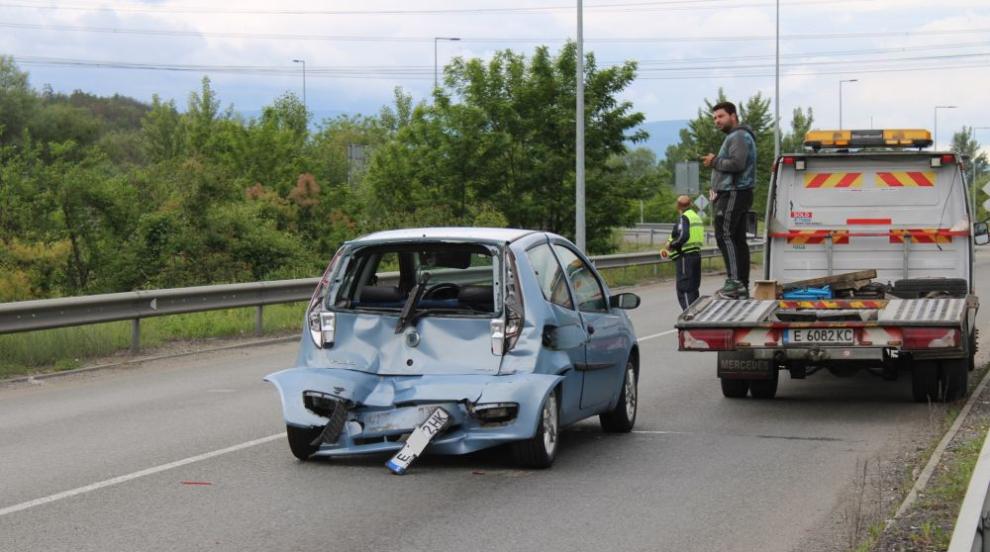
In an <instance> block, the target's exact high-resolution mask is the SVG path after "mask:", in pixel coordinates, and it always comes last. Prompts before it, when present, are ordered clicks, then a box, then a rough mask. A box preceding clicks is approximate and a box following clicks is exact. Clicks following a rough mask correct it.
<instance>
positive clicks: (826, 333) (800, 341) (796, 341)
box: [784, 328, 856, 345]
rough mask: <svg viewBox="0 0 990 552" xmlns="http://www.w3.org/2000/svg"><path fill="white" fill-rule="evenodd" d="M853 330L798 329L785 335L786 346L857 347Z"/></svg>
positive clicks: (788, 331)
mask: <svg viewBox="0 0 990 552" xmlns="http://www.w3.org/2000/svg"><path fill="white" fill-rule="evenodd" d="M855 343H856V337H855V331H854V330H853V329H852V328H797V329H792V330H787V332H786V333H784V344H785V345H855Z"/></svg>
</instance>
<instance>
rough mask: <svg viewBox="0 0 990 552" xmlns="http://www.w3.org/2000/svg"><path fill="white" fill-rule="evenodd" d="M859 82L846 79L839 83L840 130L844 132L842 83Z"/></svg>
mask: <svg viewBox="0 0 990 552" xmlns="http://www.w3.org/2000/svg"><path fill="white" fill-rule="evenodd" d="M844 82H859V79H844V80H840V81H839V130H842V83H844Z"/></svg>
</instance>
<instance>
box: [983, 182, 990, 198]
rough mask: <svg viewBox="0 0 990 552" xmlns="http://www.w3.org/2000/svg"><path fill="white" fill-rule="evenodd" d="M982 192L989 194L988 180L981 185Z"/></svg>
mask: <svg viewBox="0 0 990 552" xmlns="http://www.w3.org/2000/svg"><path fill="white" fill-rule="evenodd" d="M983 193H985V194H987V195H990V182H987V183H986V184H984V185H983Z"/></svg>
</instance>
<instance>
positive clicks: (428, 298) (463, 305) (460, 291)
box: [335, 243, 498, 314]
mask: <svg viewBox="0 0 990 552" xmlns="http://www.w3.org/2000/svg"><path fill="white" fill-rule="evenodd" d="M497 259H498V256H497V250H492V249H490V248H489V247H487V246H484V245H480V244H463V243H426V244H395V245H378V246H371V247H366V248H363V249H360V250H358V251H356V252H355V253H353V254H352V255H351V258H350V259H348V263H347V266H346V269H345V273H344V276H343V284H342V285H341V288H340V291H339V294H338V296H337V300H336V302H335V303H336V306H337V308H344V309H358V310H376V311H396V312H397V311H400V310H401V309H402V307H403V305H404V304H405V302H406V301H407V300H408V299H409V296H410V293H411V292H412V291H413V289H414V288H415V287H416V285H417V283H418V282H421V281H423V280H426V282H427V283H426V285H425V290H424V292H423V294H422V296H421V297H420V300H419V302H418V303H417V305H416V306H417V308H422V309H438V310H444V311H450V312H449V313H450V314H457V313H458V312H461V313H463V314H481V313H484V314H490V313H494V312H497V310H498V309H497V303H498V301H497V293H496V290H497V286H496V282H497V278H496V274H497V272H498V269H497V267H498V261H497Z"/></svg>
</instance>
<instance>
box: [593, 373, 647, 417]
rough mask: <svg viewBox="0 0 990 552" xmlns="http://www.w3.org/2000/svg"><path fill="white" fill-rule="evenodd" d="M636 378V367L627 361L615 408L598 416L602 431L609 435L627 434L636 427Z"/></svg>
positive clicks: (637, 396)
mask: <svg viewBox="0 0 990 552" xmlns="http://www.w3.org/2000/svg"><path fill="white" fill-rule="evenodd" d="M638 379H639V378H638V377H637V376H636V366H635V365H634V364H633V363H632V361H629V362H627V363H626V375H625V377H624V378H623V379H622V391H620V392H619V400H618V402H616V404H615V408H613V409H612V410H610V411H609V412H603V413H601V414H599V415H598V422H599V423H600V424H601V426H602V429H603V430H605V431H607V432H609V433H629V432H630V431H632V428H633V426H634V425H636V406H637V404H638V403H639V393H638V391H637V383H638Z"/></svg>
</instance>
